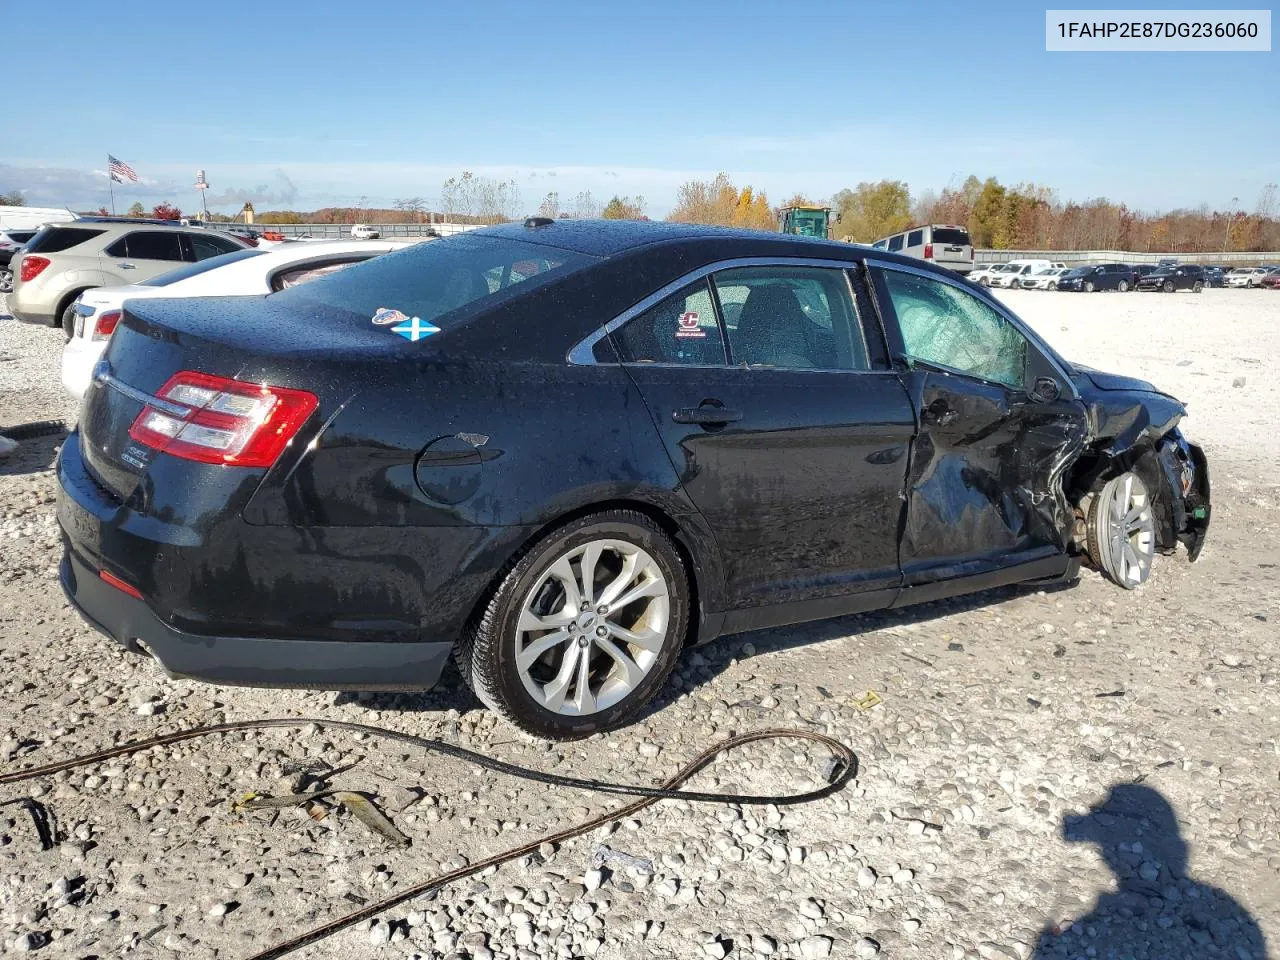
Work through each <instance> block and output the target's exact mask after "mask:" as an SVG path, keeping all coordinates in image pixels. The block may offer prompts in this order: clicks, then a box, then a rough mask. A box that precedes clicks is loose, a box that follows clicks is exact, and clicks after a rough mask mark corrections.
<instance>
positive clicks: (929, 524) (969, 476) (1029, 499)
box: [872, 264, 1086, 598]
mask: <svg viewBox="0 0 1280 960" xmlns="http://www.w3.org/2000/svg"><path fill="white" fill-rule="evenodd" d="M872 272H873V274H874V277H875V284H876V289H877V292H878V294H879V296H880V302H881V304H882V307H883V311H884V315H885V317H886V321H885V322H886V327H887V332H888V334H889V343H890V350H891V351H892V352H893V354H894V356H895V357H896V358H897V360H898V361H900V363H901V364H902V366H903V368H904V373H903V376H904V379H905V381H906V384H907V388H908V391H909V393H910V395H911V397H912V400H913V403H914V406H915V409H916V413H917V416H918V417H919V420H920V429H919V433H918V434H917V436H916V438H915V441H914V443H913V445H912V456H911V464H910V468H909V471H908V477H907V491H906V497H907V515H906V523H905V526H904V532H903V537H902V548H901V564H902V570H903V577H904V586H905V587H906V589H907V591H909V592H914V593H915V594H916V595H917V598H919V596H920V592H921V591H922V590H928V589H937V590H938V592H939V593H945V592H946V589H945V588H937V587H936V584H937V582H939V581H946V580H949V579H953V578H957V577H966V576H983V575H986V576H988V577H994V578H995V580H996V581H999V579H1000V576H999V575H1000V574H1001V572H1006V573H1009V575H1008V577H1007V580H1016V579H1025V578H1028V577H1034V576H1051V575H1055V574H1057V573H1060V572H1062V570H1063V569H1065V566H1066V546H1067V542H1068V539H1069V537H1070V533H1071V529H1072V526H1073V522H1074V514H1073V511H1072V509H1071V507H1070V505H1069V504H1068V503H1067V502H1066V498H1065V495H1064V493H1063V492H1062V490H1061V484H1060V477H1061V471H1062V469H1063V467H1064V465H1065V464H1066V463H1067V462H1069V459H1070V458H1071V457H1073V456H1074V455H1075V454H1076V453H1078V452H1079V450H1080V449H1081V448H1082V447H1083V444H1084V438H1085V436H1086V427H1085V410H1084V405H1083V404H1082V403H1081V402H1080V401H1079V400H1078V399H1077V398H1076V394H1075V389H1074V386H1073V385H1072V383H1071V381H1070V379H1069V378H1068V377H1067V376H1066V375H1065V373H1064V372H1063V371H1062V370H1061V369H1059V368H1058V366H1057V364H1056V362H1055V361H1053V359H1052V358H1051V357H1050V356H1049V355H1048V354H1047V353H1045V352H1043V351H1041V350H1040V348H1039V347H1038V345H1037V344H1036V343H1035V342H1034V341H1033V340H1032V339H1031V338H1030V337H1028V336H1027V335H1026V334H1024V332H1023V331H1022V329H1021V328H1020V327H1019V326H1018V325H1017V324H1015V323H1014V322H1013V320H1012V318H1011V315H1008V314H1006V313H1005V312H1003V311H1002V310H1000V309H998V308H997V307H996V306H994V305H993V304H991V302H990V301H988V300H987V299H985V298H982V297H979V296H977V295H975V294H974V293H972V292H971V291H970V290H968V289H965V288H964V286H963V285H962V284H961V283H960V282H957V281H952V280H950V279H947V278H944V277H941V276H938V275H936V274H933V273H925V272H923V271H917V270H913V269H911V268H907V267H901V266H896V265H890V264H878V265H876V266H875V267H874V269H873V271H872ZM930 584H934V585H935V586H934V587H932V588H931V587H930V586H929V585H930Z"/></svg>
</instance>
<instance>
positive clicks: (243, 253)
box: [138, 250, 267, 287]
mask: <svg viewBox="0 0 1280 960" xmlns="http://www.w3.org/2000/svg"><path fill="white" fill-rule="evenodd" d="M266 252H267V251H265V250H237V251H236V252H235V253H224V254H222V256H220V257H210V258H209V259H208V260H201V261H200V262H199V263H189V264H187V265H186V266H185V267H179V268H178V269H177V270H170V271H169V272H168V273H162V274H160V276H158V277H152V278H151V279H150V280H143V281H142V282H141V283H139V284H138V286H140V287H167V286H168V285H169V284H171V283H177V282H178V281H179V280H186V279H187V278H188V277H198V276H199V275H200V274H202V273H207V272H208V271H210V270H216V269H217V268H218V267H225V266H226V265H227V264H228V263H235V262H236V261H237V260H244V259H247V258H248V257H260V256H262V255H263V254H264V253H266Z"/></svg>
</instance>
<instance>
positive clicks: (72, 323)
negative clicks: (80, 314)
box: [60, 300, 76, 340]
mask: <svg viewBox="0 0 1280 960" xmlns="http://www.w3.org/2000/svg"><path fill="white" fill-rule="evenodd" d="M60 325H61V327H62V333H63V335H64V336H66V338H67V339H68V340H70V339H71V338H72V337H73V336H75V332H76V302H75V300H72V301H71V302H70V303H69V304H67V306H66V309H64V310H63V311H62V320H61V323H60Z"/></svg>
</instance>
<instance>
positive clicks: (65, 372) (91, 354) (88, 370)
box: [62, 337, 107, 400]
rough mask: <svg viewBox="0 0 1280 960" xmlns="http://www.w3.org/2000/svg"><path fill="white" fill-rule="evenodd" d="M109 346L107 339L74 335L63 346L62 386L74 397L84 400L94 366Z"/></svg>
mask: <svg viewBox="0 0 1280 960" xmlns="http://www.w3.org/2000/svg"><path fill="white" fill-rule="evenodd" d="M106 348H107V342H106V341H105V340H90V339H88V338H87V337H72V338H71V339H70V340H68V341H67V345H66V346H65V347H63V348H62V388H63V389H64V390H66V391H67V393H68V394H70V395H71V396H72V397H73V398H74V399H76V400H83V399H84V394H85V391H86V390H88V389H89V381H90V380H91V379H92V378H93V368H94V365H95V364H97V362H98V361H99V360H101V359H102V354H103V351H105V350H106Z"/></svg>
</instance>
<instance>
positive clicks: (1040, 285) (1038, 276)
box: [1018, 267, 1067, 290]
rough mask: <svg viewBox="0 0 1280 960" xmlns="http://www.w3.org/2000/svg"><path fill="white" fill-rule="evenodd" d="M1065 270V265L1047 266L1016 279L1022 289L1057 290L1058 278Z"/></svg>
mask: <svg viewBox="0 0 1280 960" xmlns="http://www.w3.org/2000/svg"><path fill="white" fill-rule="evenodd" d="M1066 272H1067V268H1066V267H1049V268H1048V269H1047V270H1037V271H1036V272H1035V273H1029V274H1027V275H1026V276H1024V277H1022V278H1021V279H1020V280H1019V281H1018V286H1020V287H1021V288H1022V289H1023V290H1057V289H1058V278H1059V277H1060V276H1062V275H1063V274H1064V273H1066Z"/></svg>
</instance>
